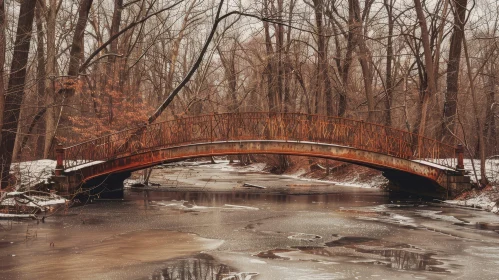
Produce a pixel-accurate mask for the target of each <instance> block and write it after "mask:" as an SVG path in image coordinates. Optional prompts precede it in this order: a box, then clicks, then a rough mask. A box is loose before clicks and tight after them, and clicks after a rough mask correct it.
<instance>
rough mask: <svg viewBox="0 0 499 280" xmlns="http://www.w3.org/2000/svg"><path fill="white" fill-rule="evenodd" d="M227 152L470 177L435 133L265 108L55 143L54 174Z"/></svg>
mask: <svg viewBox="0 0 499 280" xmlns="http://www.w3.org/2000/svg"><path fill="white" fill-rule="evenodd" d="M232 154H286V155H299V156H314V157H321V158H328V159H333V160H339V161H345V162H351V163H355V164H359V165H363V166H367V167H371V168H375V169H378V170H382V171H384V174H385V175H386V176H387V177H388V178H389V179H392V180H395V181H396V180H397V178H399V179H400V178H402V177H404V176H405V177H407V178H419V179H422V181H418V182H420V183H421V184H423V182H430V183H431V184H434V185H437V186H440V187H443V188H444V189H446V190H447V192H448V191H449V189H452V190H454V189H456V188H459V187H460V186H459V184H460V183H465V184H469V179H466V178H464V176H462V171H461V170H459V169H458V168H457V167H458V164H460V165H462V150H461V151H460V149H456V147H453V146H450V145H446V144H444V143H441V142H439V141H436V140H434V139H430V138H426V137H422V136H419V135H417V134H413V133H409V132H407V131H403V130H399V129H394V128H391V127H387V126H383V125H378V124H373V123H367V122H363V121H357V120H351V119H345V118H339V117H331V116H321V115H308V114H301V113H269V112H252V113H224V114H211V115H203V116H196V117H186V118H179V119H175V120H171V121H164V122H159V123H154V124H151V125H147V126H142V127H138V128H132V129H128V130H124V131H121V132H118V133H114V134H110V135H106V136H103V137H100V138H97V139H93V140H90V141H86V142H83V143H79V144H77V145H74V146H70V147H66V148H62V147H60V148H59V149H58V150H57V158H58V170H57V173H58V174H65V175H67V177H70V180H69V181H70V182H71V184H75V183H77V182H87V181H89V180H92V179H95V178H99V177H102V176H107V175H109V174H117V173H123V172H131V171H134V170H139V169H143V168H146V167H151V166H154V165H158V164H161V163H164V162H173V161H179V160H184V159H189V158H196V157H205V156H216V155H232ZM458 158H460V159H461V160H460V162H458ZM460 168H461V169H462V167H460ZM409 181H413V182H414V180H412V179H411V180H409ZM416 181H417V180H416ZM461 185H462V184H461ZM415 187H416V188H417V186H415Z"/></svg>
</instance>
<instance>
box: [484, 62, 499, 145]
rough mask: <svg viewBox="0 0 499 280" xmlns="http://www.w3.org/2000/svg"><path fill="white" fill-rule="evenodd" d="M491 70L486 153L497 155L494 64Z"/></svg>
mask: <svg viewBox="0 0 499 280" xmlns="http://www.w3.org/2000/svg"><path fill="white" fill-rule="evenodd" d="M490 68H491V69H490V70H489V75H488V77H487V79H488V90H487V91H488V92H487V103H486V104H487V108H486V110H485V131H484V135H485V138H486V144H487V146H486V151H485V152H486V154H487V155H495V154H497V152H498V151H497V138H496V135H497V133H496V122H495V116H494V109H495V106H497V105H496V100H495V94H496V89H495V88H496V80H497V77H496V74H495V73H496V72H495V69H494V68H495V67H494V65H491V67H490Z"/></svg>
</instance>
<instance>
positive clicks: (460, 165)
mask: <svg viewBox="0 0 499 280" xmlns="http://www.w3.org/2000/svg"><path fill="white" fill-rule="evenodd" d="M456 156H457V165H456V169H457V171H458V172H459V173H460V174H461V175H464V147H463V145H461V144H458V145H457V148H456Z"/></svg>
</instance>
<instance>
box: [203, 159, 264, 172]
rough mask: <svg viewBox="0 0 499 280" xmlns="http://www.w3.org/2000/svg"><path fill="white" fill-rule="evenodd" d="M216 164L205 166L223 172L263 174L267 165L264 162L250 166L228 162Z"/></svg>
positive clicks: (223, 161) (217, 161)
mask: <svg viewBox="0 0 499 280" xmlns="http://www.w3.org/2000/svg"><path fill="white" fill-rule="evenodd" d="M215 162H216V164H206V165H204V166H206V167H211V168H216V169H220V170H222V171H236V172H263V170H264V169H265V167H266V164H265V163H263V162H258V163H252V164H249V165H238V164H230V163H229V162H230V161H228V160H215Z"/></svg>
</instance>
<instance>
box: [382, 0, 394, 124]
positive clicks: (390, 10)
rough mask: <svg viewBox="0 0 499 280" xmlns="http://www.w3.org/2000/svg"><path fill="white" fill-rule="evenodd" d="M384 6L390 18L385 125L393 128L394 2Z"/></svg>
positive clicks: (391, 0)
mask: <svg viewBox="0 0 499 280" xmlns="http://www.w3.org/2000/svg"><path fill="white" fill-rule="evenodd" d="M384 5H385V8H386V12H387V17H388V42H387V44H386V78H385V87H386V92H385V114H384V116H385V122H384V123H385V125H386V126H392V111H391V109H392V95H393V81H392V61H393V38H392V36H393V27H394V19H393V0H390V2H388V0H385V1H384Z"/></svg>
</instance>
